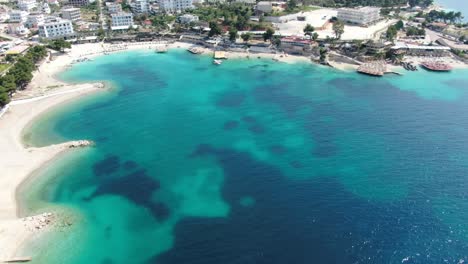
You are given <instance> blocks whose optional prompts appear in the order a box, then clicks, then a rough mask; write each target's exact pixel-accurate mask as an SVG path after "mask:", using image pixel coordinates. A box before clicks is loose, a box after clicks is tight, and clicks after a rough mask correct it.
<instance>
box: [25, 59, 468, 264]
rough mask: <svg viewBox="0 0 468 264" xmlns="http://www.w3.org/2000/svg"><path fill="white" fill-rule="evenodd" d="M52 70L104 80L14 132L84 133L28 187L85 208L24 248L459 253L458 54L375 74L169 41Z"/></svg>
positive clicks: (275, 254) (240, 257)
mask: <svg viewBox="0 0 468 264" xmlns="http://www.w3.org/2000/svg"><path fill="white" fill-rule="evenodd" d="M62 77H63V78H64V79H66V80H71V81H89V80H109V81H112V83H113V85H114V86H115V90H113V91H111V92H109V94H106V95H104V96H99V97H96V98H89V99H87V100H84V101H80V102H77V103H76V104H74V105H72V106H69V107H67V108H66V109H61V110H60V111H57V112H54V113H50V114H49V115H48V116H46V117H44V120H43V121H42V122H41V121H40V122H37V123H36V125H35V126H34V127H32V128H31V130H30V133H29V134H28V135H27V137H28V138H29V140H30V141H31V142H33V143H34V144H37V145H44V144H50V143H54V142H58V141H63V140H69V139H82V138H85V139H91V140H94V141H95V142H96V147H94V148H93V149H91V150H89V151H87V152H84V153H80V154H79V155H77V156H76V157H73V156H71V157H68V158H67V159H64V160H63V161H62V162H57V163H56V164H55V165H54V166H52V167H50V168H48V169H46V170H45V171H44V172H43V174H45V175H44V176H45V177H43V178H44V179H51V180H44V182H43V183H41V184H38V186H37V188H38V189H39V190H40V191H38V192H39V195H38V196H34V197H36V198H37V197H40V199H42V201H43V202H47V203H50V204H54V205H57V204H58V205H61V206H64V207H72V208H75V209H77V210H79V211H80V212H81V213H82V214H83V216H84V219H86V220H85V224H84V225H83V227H82V229H79V230H78V231H76V232H77V233H79V234H80V235H79V239H78V240H71V241H69V242H67V243H68V244H67V243H65V242H63V241H61V242H55V244H54V243H51V244H50V245H48V250H43V251H42V252H40V253H38V254H37V256H35V258H37V259H38V261H41V260H43V261H47V263H77V264H78V263H80V264H81V263H103V264H104V263H106V264H111V263H112V264H115V263H163V264H180V263H191V264H198V263H200V264H201V263H203V264H211V263H213V264H215V263H216V264H218V263H227V264H231V263H232V264H234V263H247V264H249V263H259V264H262V263H462V262H463V261H468V199H467V194H468V175H467V174H468V148H467V147H468V136H467V131H468V119H467V118H466V113H467V112H468V100H467V99H468V93H467V89H468V77H467V75H466V71H458V70H457V71H454V72H452V73H446V74H435V73H430V72H425V71H420V72H415V73H406V74H405V75H404V76H401V77H400V76H390V77H385V78H380V79H379V78H370V77H367V76H362V75H357V74H355V73H346V72H339V71H335V70H331V69H328V68H322V67H319V66H315V65H309V64H294V65H288V64H282V63H275V62H271V61H264V60H230V61H226V62H225V63H223V65H221V66H219V67H216V66H213V65H211V60H210V58H208V57H201V56H194V55H191V54H188V53H186V52H185V51H171V52H169V53H167V54H154V53H149V52H129V53H124V54H116V55H112V56H105V57H101V58H98V59H96V60H95V61H93V62H88V63H84V64H80V65H77V66H75V67H73V68H72V69H71V70H70V71H68V72H66V73H64V75H63V76H62ZM41 186H42V187H41ZM39 187H41V188H39ZM44 187H45V188H44ZM41 206H44V205H41ZM31 207H32V208H33V209H31V210H37V208H34V206H31ZM64 252H66V254H64ZM70 252H72V253H73V254H71V253H70ZM38 263H40V262H38Z"/></svg>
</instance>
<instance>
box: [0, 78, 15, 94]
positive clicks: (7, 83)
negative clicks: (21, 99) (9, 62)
mask: <svg viewBox="0 0 468 264" xmlns="http://www.w3.org/2000/svg"><path fill="white" fill-rule="evenodd" d="M0 85H1V86H2V87H3V88H4V89H5V91H7V92H13V91H15V90H16V80H15V77H14V76H13V74H11V73H7V74H5V75H4V76H3V77H1V78H0Z"/></svg>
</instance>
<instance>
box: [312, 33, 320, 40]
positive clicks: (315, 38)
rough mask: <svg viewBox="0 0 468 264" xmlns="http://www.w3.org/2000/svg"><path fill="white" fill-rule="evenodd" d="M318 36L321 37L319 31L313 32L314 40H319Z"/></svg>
mask: <svg viewBox="0 0 468 264" xmlns="http://www.w3.org/2000/svg"><path fill="white" fill-rule="evenodd" d="M318 37H319V34H318V33H317V32H314V33H313V34H312V40H313V41H317V39H318Z"/></svg>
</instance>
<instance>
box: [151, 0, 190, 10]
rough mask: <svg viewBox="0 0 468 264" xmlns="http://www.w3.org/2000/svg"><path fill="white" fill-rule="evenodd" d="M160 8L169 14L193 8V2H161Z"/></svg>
mask: <svg viewBox="0 0 468 264" xmlns="http://www.w3.org/2000/svg"><path fill="white" fill-rule="evenodd" d="M159 8H160V9H161V10H162V11H164V12H168V13H173V12H177V11H183V10H186V9H190V8H193V1H192V0H161V1H160V2H159Z"/></svg>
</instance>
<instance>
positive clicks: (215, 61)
mask: <svg viewBox="0 0 468 264" xmlns="http://www.w3.org/2000/svg"><path fill="white" fill-rule="evenodd" d="M221 63H223V61H222V60H213V64H215V65H221Z"/></svg>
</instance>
